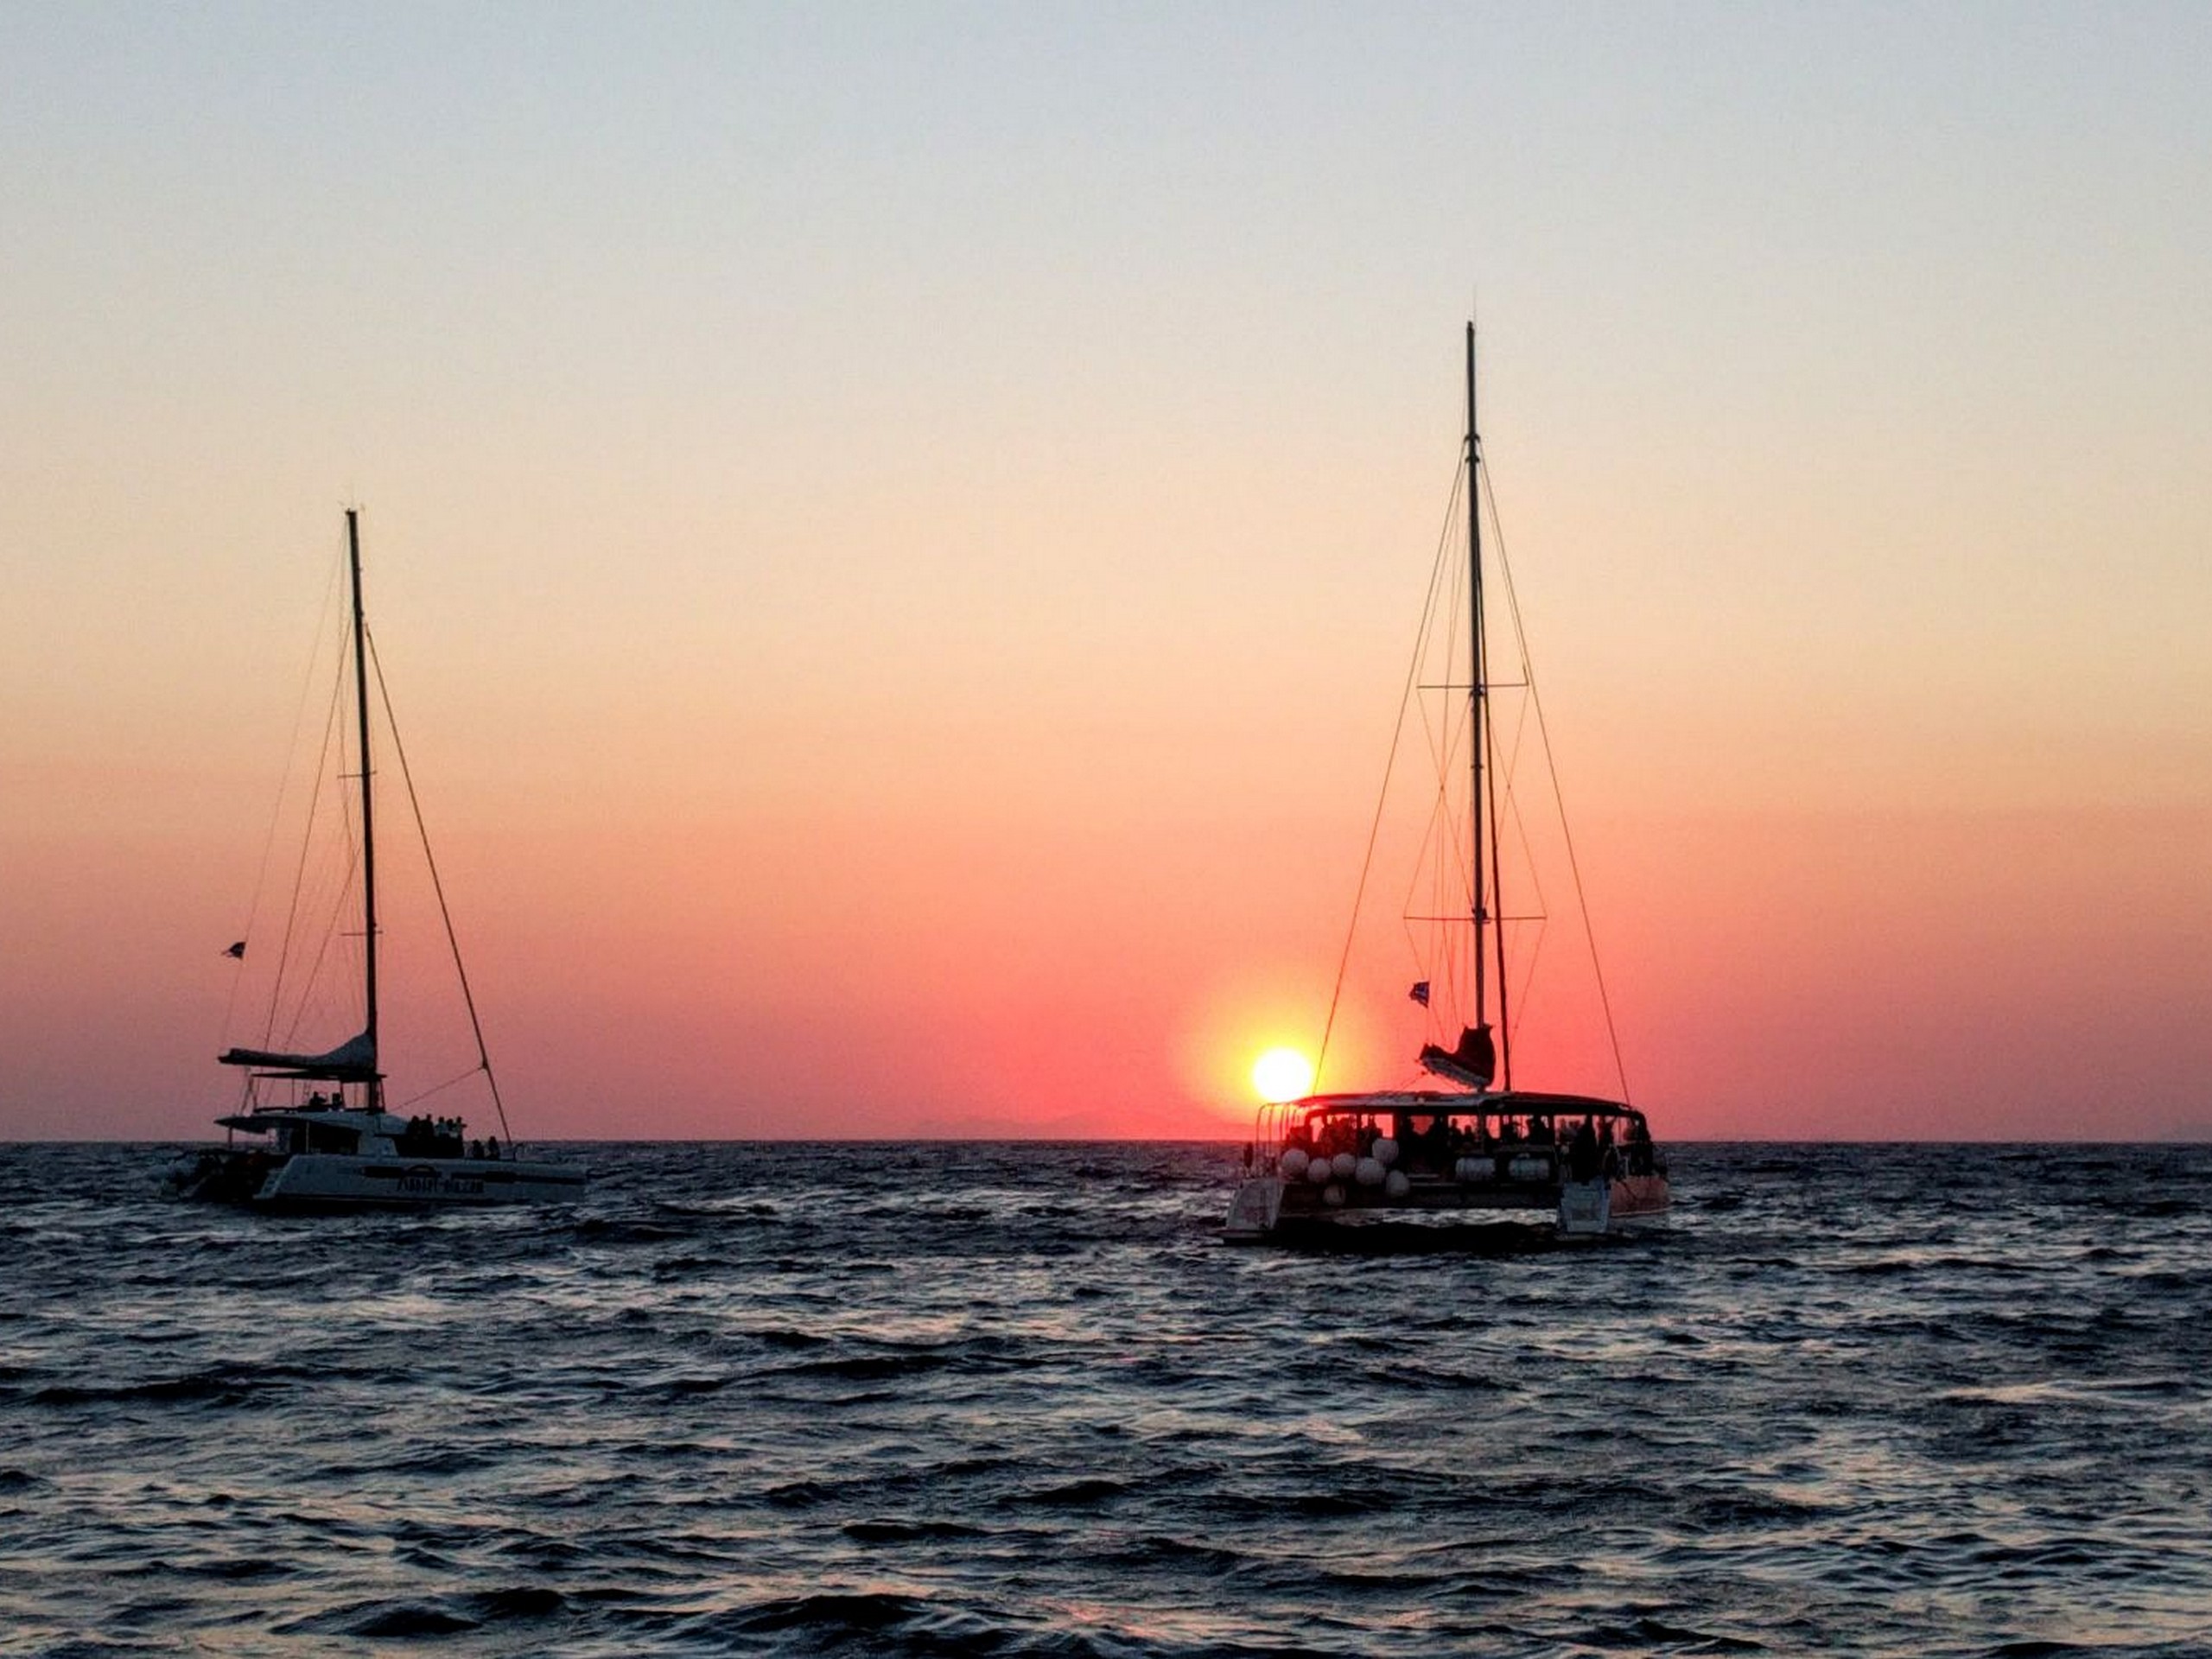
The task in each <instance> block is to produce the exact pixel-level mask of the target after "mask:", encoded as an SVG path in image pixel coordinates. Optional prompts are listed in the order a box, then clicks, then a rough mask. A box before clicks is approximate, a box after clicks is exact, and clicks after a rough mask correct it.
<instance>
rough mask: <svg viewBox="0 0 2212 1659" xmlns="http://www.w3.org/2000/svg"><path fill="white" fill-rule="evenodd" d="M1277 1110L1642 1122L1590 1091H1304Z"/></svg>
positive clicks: (1309, 1113) (1317, 1113)
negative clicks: (1570, 1092) (1610, 1119)
mask: <svg viewBox="0 0 2212 1659" xmlns="http://www.w3.org/2000/svg"><path fill="white" fill-rule="evenodd" d="M1283 1109H1284V1110H1285V1111H1286V1112H1289V1113H1294V1114H1296V1115H1299V1116H1305V1117H1309V1118H1310V1117H1342V1116H1363V1115H1366V1114H1370V1113H1376V1112H1412V1113H1415V1114H1418V1115H1424V1116H1425V1115H1428V1114H1433V1113H1439V1112H1440V1113H1443V1114H1445V1115H1446V1116H1453V1117H1473V1116H1482V1115H1488V1116H1506V1117H1596V1118H1618V1119H1624V1120H1626V1121H1628V1122H1637V1123H1641V1122H1643V1113H1642V1112H1641V1111H1639V1110H1638V1109H1637V1108H1635V1107H1633V1106H1630V1105H1627V1104H1625V1103H1623V1102H1621V1101H1618V1100H1602V1099H1600V1098H1599V1097H1598V1096H1595V1095H1556V1094H1548V1093H1543V1092H1541V1091H1539V1090H1532V1089H1499V1090H1467V1091H1465V1092H1459V1091H1454V1092H1452V1093H1449V1094H1447V1093H1446V1092H1444V1091H1443V1090H1436V1089H1384V1090H1373V1091H1370V1092H1368V1093H1364V1094H1356V1095H1308V1096H1306V1098H1305V1099H1303V1100H1294V1101H1291V1102H1290V1103H1287V1105H1286V1106H1285V1107H1284V1108H1283Z"/></svg>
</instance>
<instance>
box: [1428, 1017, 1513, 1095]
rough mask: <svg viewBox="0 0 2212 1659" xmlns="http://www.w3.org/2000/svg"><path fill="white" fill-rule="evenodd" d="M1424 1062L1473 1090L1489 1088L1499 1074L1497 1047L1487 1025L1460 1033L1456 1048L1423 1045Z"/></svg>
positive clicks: (1432, 1044)
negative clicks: (1491, 1081) (1493, 1078)
mask: <svg viewBox="0 0 2212 1659" xmlns="http://www.w3.org/2000/svg"><path fill="white" fill-rule="evenodd" d="M1421 1064H1422V1065H1425V1066H1427V1068H1428V1069H1429V1070H1430V1071H1433V1072H1435V1073H1436V1075H1437V1076H1438V1077H1449V1078H1451V1079H1452V1082H1454V1083H1464V1084H1466V1085H1467V1087H1469V1088H1470V1089H1487V1088H1489V1087H1490V1080H1491V1078H1492V1077H1496V1076H1497V1044H1496V1043H1495V1042H1493V1041H1492V1040H1491V1034H1490V1027H1488V1026H1487V1025H1481V1026H1469V1027H1465V1029H1463V1030H1462V1031H1461V1032H1460V1033H1459V1046H1458V1047H1456V1048H1439V1047H1438V1046H1436V1045H1435V1044H1434V1043H1424V1044H1423V1045H1422V1046H1421Z"/></svg>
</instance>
